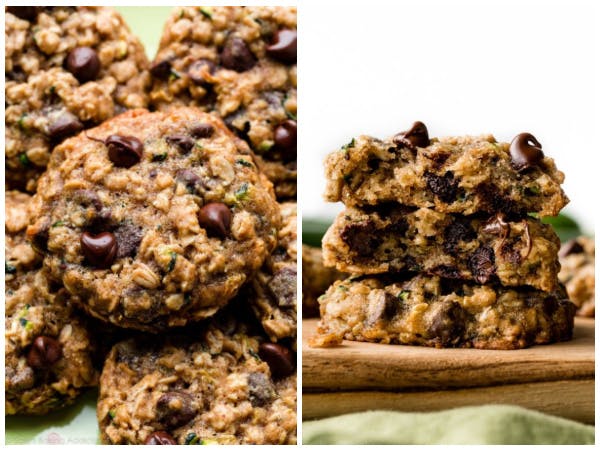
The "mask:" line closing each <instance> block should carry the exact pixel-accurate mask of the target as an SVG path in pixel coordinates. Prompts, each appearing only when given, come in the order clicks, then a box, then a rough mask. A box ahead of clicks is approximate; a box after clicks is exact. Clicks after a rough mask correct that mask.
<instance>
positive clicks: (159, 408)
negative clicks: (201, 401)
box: [156, 391, 198, 428]
mask: <svg viewBox="0 0 600 450" xmlns="http://www.w3.org/2000/svg"><path fill="white" fill-rule="evenodd" d="M197 412H198V408H197V407H196V406H195V404H194V398H193V397H192V396H191V395H190V394H188V393H186V392H178V391H171V392H166V393H164V394H163V395H161V396H160V398H159V399H158V401H157V402H156V418H157V420H158V421H159V422H160V423H161V424H163V425H165V426H166V427H167V428H178V427H180V426H182V425H184V424H186V423H188V422H189V421H190V420H192V419H193V418H194V417H196V414H197Z"/></svg>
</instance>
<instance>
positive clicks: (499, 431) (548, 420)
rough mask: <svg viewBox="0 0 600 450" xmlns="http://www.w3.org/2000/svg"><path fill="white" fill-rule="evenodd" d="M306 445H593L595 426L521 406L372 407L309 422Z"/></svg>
mask: <svg viewBox="0 0 600 450" xmlns="http://www.w3.org/2000/svg"><path fill="white" fill-rule="evenodd" d="M302 443H303V444H413V445H419V444H421V445H423V444H463V445H464V444H497V445H500V444H593V443H594V427H593V426H590V425H583V424H581V423H578V422H573V421H571V420H567V419H562V418H559V417H554V416H549V415H546V414H542V413H540V412H537V411H531V410H528V409H525V408H521V407H518V406H509V405H488V406H477V407H465V408H457V409H451V410H447V411H440V412H431V413H403V412H392V411H369V412H362V413H355V414H345V415H343V416H338V417H330V418H328V419H323V420H315V421H311V422H304V423H303V425H302Z"/></svg>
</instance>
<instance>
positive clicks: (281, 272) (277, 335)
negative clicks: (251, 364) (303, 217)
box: [243, 203, 298, 343]
mask: <svg viewBox="0 0 600 450" xmlns="http://www.w3.org/2000/svg"><path fill="white" fill-rule="evenodd" d="M280 206H281V218H282V226H281V228H280V229H279V231H278V233H277V247H276V248H275V250H274V251H273V253H272V254H271V255H270V256H269V257H267V260H266V261H265V264H264V265H263V267H262V268H261V269H260V270H259V271H258V273H257V274H256V275H255V276H254V278H253V279H252V281H251V282H250V284H249V286H248V287H247V289H245V292H244V293H243V295H246V296H247V298H248V302H249V303H250V306H251V307H252V309H253V310H254V313H255V314H256V317H257V318H258V320H260V322H261V324H262V326H263V328H264V331H265V332H266V333H267V335H268V336H269V337H270V338H271V340H272V341H274V342H277V341H278V340H281V339H285V338H288V339H289V340H292V341H294V343H295V338H296V330H297V325H296V322H297V321H296V316H297V314H296V308H297V300H296V287H297V273H296V272H297V271H296V262H297V260H298V258H297V247H296V245H297V231H296V203H282V204H281V205H280Z"/></svg>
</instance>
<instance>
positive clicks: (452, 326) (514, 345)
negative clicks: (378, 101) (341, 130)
mask: <svg viewBox="0 0 600 450" xmlns="http://www.w3.org/2000/svg"><path fill="white" fill-rule="evenodd" d="M325 168H326V174H327V181H328V183H327V188H326V198H327V199H328V200H330V201H343V202H344V204H345V205H346V209H345V210H344V211H343V212H342V213H340V215H339V216H338V217H337V218H336V220H335V222H334V223H333V225H332V226H331V227H330V229H329V230H328V232H327V233H326V235H325V237H324V238H323V255H324V262H325V264H326V265H328V266H335V267H337V269H339V270H341V271H343V272H347V273H351V274H352V276H351V277H350V278H347V279H345V280H342V281H338V282H336V283H334V284H333V285H332V286H331V287H330V288H329V289H328V291H327V292H326V293H325V294H324V296H322V297H321V298H320V300H319V302H320V312H321V321H320V324H319V328H318V335H317V337H316V338H315V339H314V342H313V343H314V344H315V345H321V346H326V345H332V344H336V343H338V342H339V341H340V340H341V339H350V340H360V341H372V342H382V343H399V344H412V345H424V346H432V347H475V348H487V349H518V348H524V347H527V346H530V345H532V344H542V343H549V342H556V341H561V340H566V339H570V337H571V335H572V329H573V316H574V313H575V307H574V305H573V304H572V303H571V302H570V301H569V300H568V299H567V294H566V292H565V290H564V287H562V286H561V285H560V283H559V280H558V272H559V270H560V264H559V261H558V251H559V248H560V240H559V238H558V236H557V235H556V234H555V232H554V231H553V229H552V228H551V226H550V225H546V224H543V223H542V222H541V221H540V220H539V217H542V216H546V215H556V214H557V213H558V212H559V211H560V209H561V208H562V207H563V206H564V205H565V204H566V203H567V202H568V199H567V197H566V196H565V194H564V192H563V191H562V189H561V187H560V184H561V183H562V181H563V178H564V175H563V174H562V173H561V172H560V171H558V170H557V169H556V166H555V164H554V161H553V160H552V159H550V158H549V157H547V156H545V155H544V153H543V152H542V149H541V144H539V142H538V141H537V140H536V139H535V137H534V136H532V135H531V134H527V133H524V134H520V135H518V136H517V137H516V138H514V140H513V141H512V143H511V144H507V143H502V142H497V141H496V140H495V139H494V138H493V137H492V136H478V137H471V136H466V137H447V138H439V139H437V138H434V139H430V138H429V134H428V131H427V128H426V127H425V125H424V124H423V123H421V122H416V123H415V124H414V125H413V126H412V128H411V129H410V130H407V131H405V132H401V133H399V134H397V135H395V136H393V137H392V138H390V139H387V140H379V139H375V138H372V137H368V136H361V137H358V138H356V139H352V141H350V143H348V144H347V145H345V146H344V147H343V148H342V149H341V150H339V151H336V152H334V153H331V154H330V155H329V156H328V158H327V159H326V162H325Z"/></svg>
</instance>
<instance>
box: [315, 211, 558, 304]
mask: <svg viewBox="0 0 600 450" xmlns="http://www.w3.org/2000/svg"><path fill="white" fill-rule="evenodd" d="M559 247H560V240H559V238H558V236H557V235H556V233H555V232H554V230H553V229H552V227H551V226H550V225H546V224H543V223H541V222H540V221H539V220H538V219H534V218H531V217H526V218H523V219H519V220H511V219H508V218H507V217H505V216H504V215H503V214H497V215H495V216H492V217H491V218H481V217H479V216H459V215H455V214H444V213H441V212H437V211H435V210H433V209H429V208H412V207H408V206H403V205H399V204H397V203H387V204H379V205H378V206H368V207H364V208H356V207H350V208H347V209H346V210H345V211H342V212H341V213H340V214H339V215H338V217H337V218H336V220H335V221H334V223H333V225H332V226H331V227H330V228H329V230H328V231H327V233H326V234H325V237H324V238H323V258H324V262H325V265H327V266H335V267H337V269H338V270H341V271H343V272H347V273H353V274H376V273H385V272H399V271H404V270H408V271H411V272H423V273H428V274H430V275H439V276H441V277H444V278H455V279H463V280H470V281H475V282H477V283H479V284H484V283H488V282H490V281H494V280H496V281H499V282H500V283H501V284H503V285H504V286H523V285H525V286H532V287H534V288H536V289H540V290H543V291H546V292H552V291H555V290H556V289H557V288H558V279H557V275H558V271H559V270H560V265H559V263H558V249H559Z"/></svg>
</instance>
